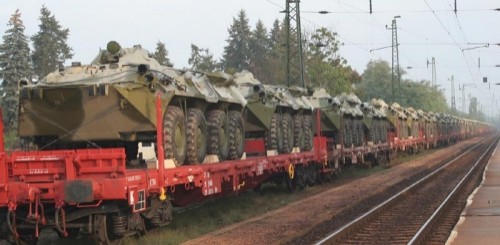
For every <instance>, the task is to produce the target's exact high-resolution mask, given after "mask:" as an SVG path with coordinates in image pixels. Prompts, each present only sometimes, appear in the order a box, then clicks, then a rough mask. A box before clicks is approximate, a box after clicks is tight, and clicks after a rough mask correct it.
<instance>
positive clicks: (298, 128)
mask: <svg viewBox="0 0 500 245" xmlns="http://www.w3.org/2000/svg"><path fill="white" fill-rule="evenodd" d="M303 123H304V116H302V115H299V114H297V115H293V129H294V132H293V145H294V146H295V147H299V149H300V150H301V151H303V150H304V148H305V138H304V137H305V135H304V134H305V131H304V127H303V126H304V125H303Z"/></svg>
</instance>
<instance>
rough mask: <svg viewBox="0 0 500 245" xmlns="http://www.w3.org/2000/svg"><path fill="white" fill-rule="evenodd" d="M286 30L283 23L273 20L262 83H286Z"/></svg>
mask: <svg viewBox="0 0 500 245" xmlns="http://www.w3.org/2000/svg"><path fill="white" fill-rule="evenodd" d="M285 43H286V30H285V28H283V23H280V21H279V20H277V19H276V20H275V21H274V23H273V28H272V29H271V31H270V32H269V50H268V52H267V53H268V55H267V65H266V67H265V68H263V69H266V71H267V72H266V73H265V74H266V76H267V78H266V79H264V81H263V82H264V83H268V84H286V49H285Z"/></svg>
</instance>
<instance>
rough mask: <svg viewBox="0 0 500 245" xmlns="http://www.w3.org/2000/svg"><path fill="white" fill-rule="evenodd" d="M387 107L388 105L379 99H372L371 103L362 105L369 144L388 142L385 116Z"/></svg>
mask: <svg viewBox="0 0 500 245" xmlns="http://www.w3.org/2000/svg"><path fill="white" fill-rule="evenodd" d="M385 107H387V104H385V102H384V101H383V100H379V99H372V100H371V101H370V102H364V103H363V104H361V108H362V109H363V113H364V117H363V123H364V125H365V127H366V130H365V135H366V136H367V142H368V144H379V143H386V142H387V115H386V114H385V109H384V108H385Z"/></svg>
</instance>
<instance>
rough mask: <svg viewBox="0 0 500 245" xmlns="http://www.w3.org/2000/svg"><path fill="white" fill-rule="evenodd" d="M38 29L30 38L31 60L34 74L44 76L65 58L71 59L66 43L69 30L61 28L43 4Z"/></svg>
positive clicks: (69, 48) (61, 63) (69, 49)
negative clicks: (31, 43)
mask: <svg viewBox="0 0 500 245" xmlns="http://www.w3.org/2000/svg"><path fill="white" fill-rule="evenodd" d="M38 27H39V28H40V30H39V31H38V33H36V34H35V35H34V36H33V37H32V38H31V40H32V41H33V49H34V50H33V54H32V60H33V65H34V68H35V74H37V75H38V76H40V77H45V76H46V75H47V74H49V73H50V72H53V71H55V70H56V69H57V68H58V67H59V66H61V65H63V63H64V62H65V61H66V60H67V59H71V58H72V57H73V54H71V50H72V49H71V47H70V46H68V44H67V43H66V41H67V39H68V35H69V30H68V29H67V28H66V29H63V28H62V27H61V25H59V22H58V21H57V20H56V18H55V16H54V15H51V13H50V11H49V10H48V9H47V8H46V7H45V6H43V7H42V9H41V10H40V25H38Z"/></svg>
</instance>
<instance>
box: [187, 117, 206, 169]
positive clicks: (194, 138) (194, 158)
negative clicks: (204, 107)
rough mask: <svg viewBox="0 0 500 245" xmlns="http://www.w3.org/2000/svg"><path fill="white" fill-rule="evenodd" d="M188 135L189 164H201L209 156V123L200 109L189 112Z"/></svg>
mask: <svg viewBox="0 0 500 245" xmlns="http://www.w3.org/2000/svg"><path fill="white" fill-rule="evenodd" d="M186 128H187V130H186V134H187V143H186V144H187V153H186V154H187V162H188V163H189V164H200V163H203V160H205V156H206V155H207V144H208V143H207V141H208V131H207V121H206V120H205V115H203V112H202V111H201V110H200V109H197V108H191V109H189V110H188V115H187V121H186Z"/></svg>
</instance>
